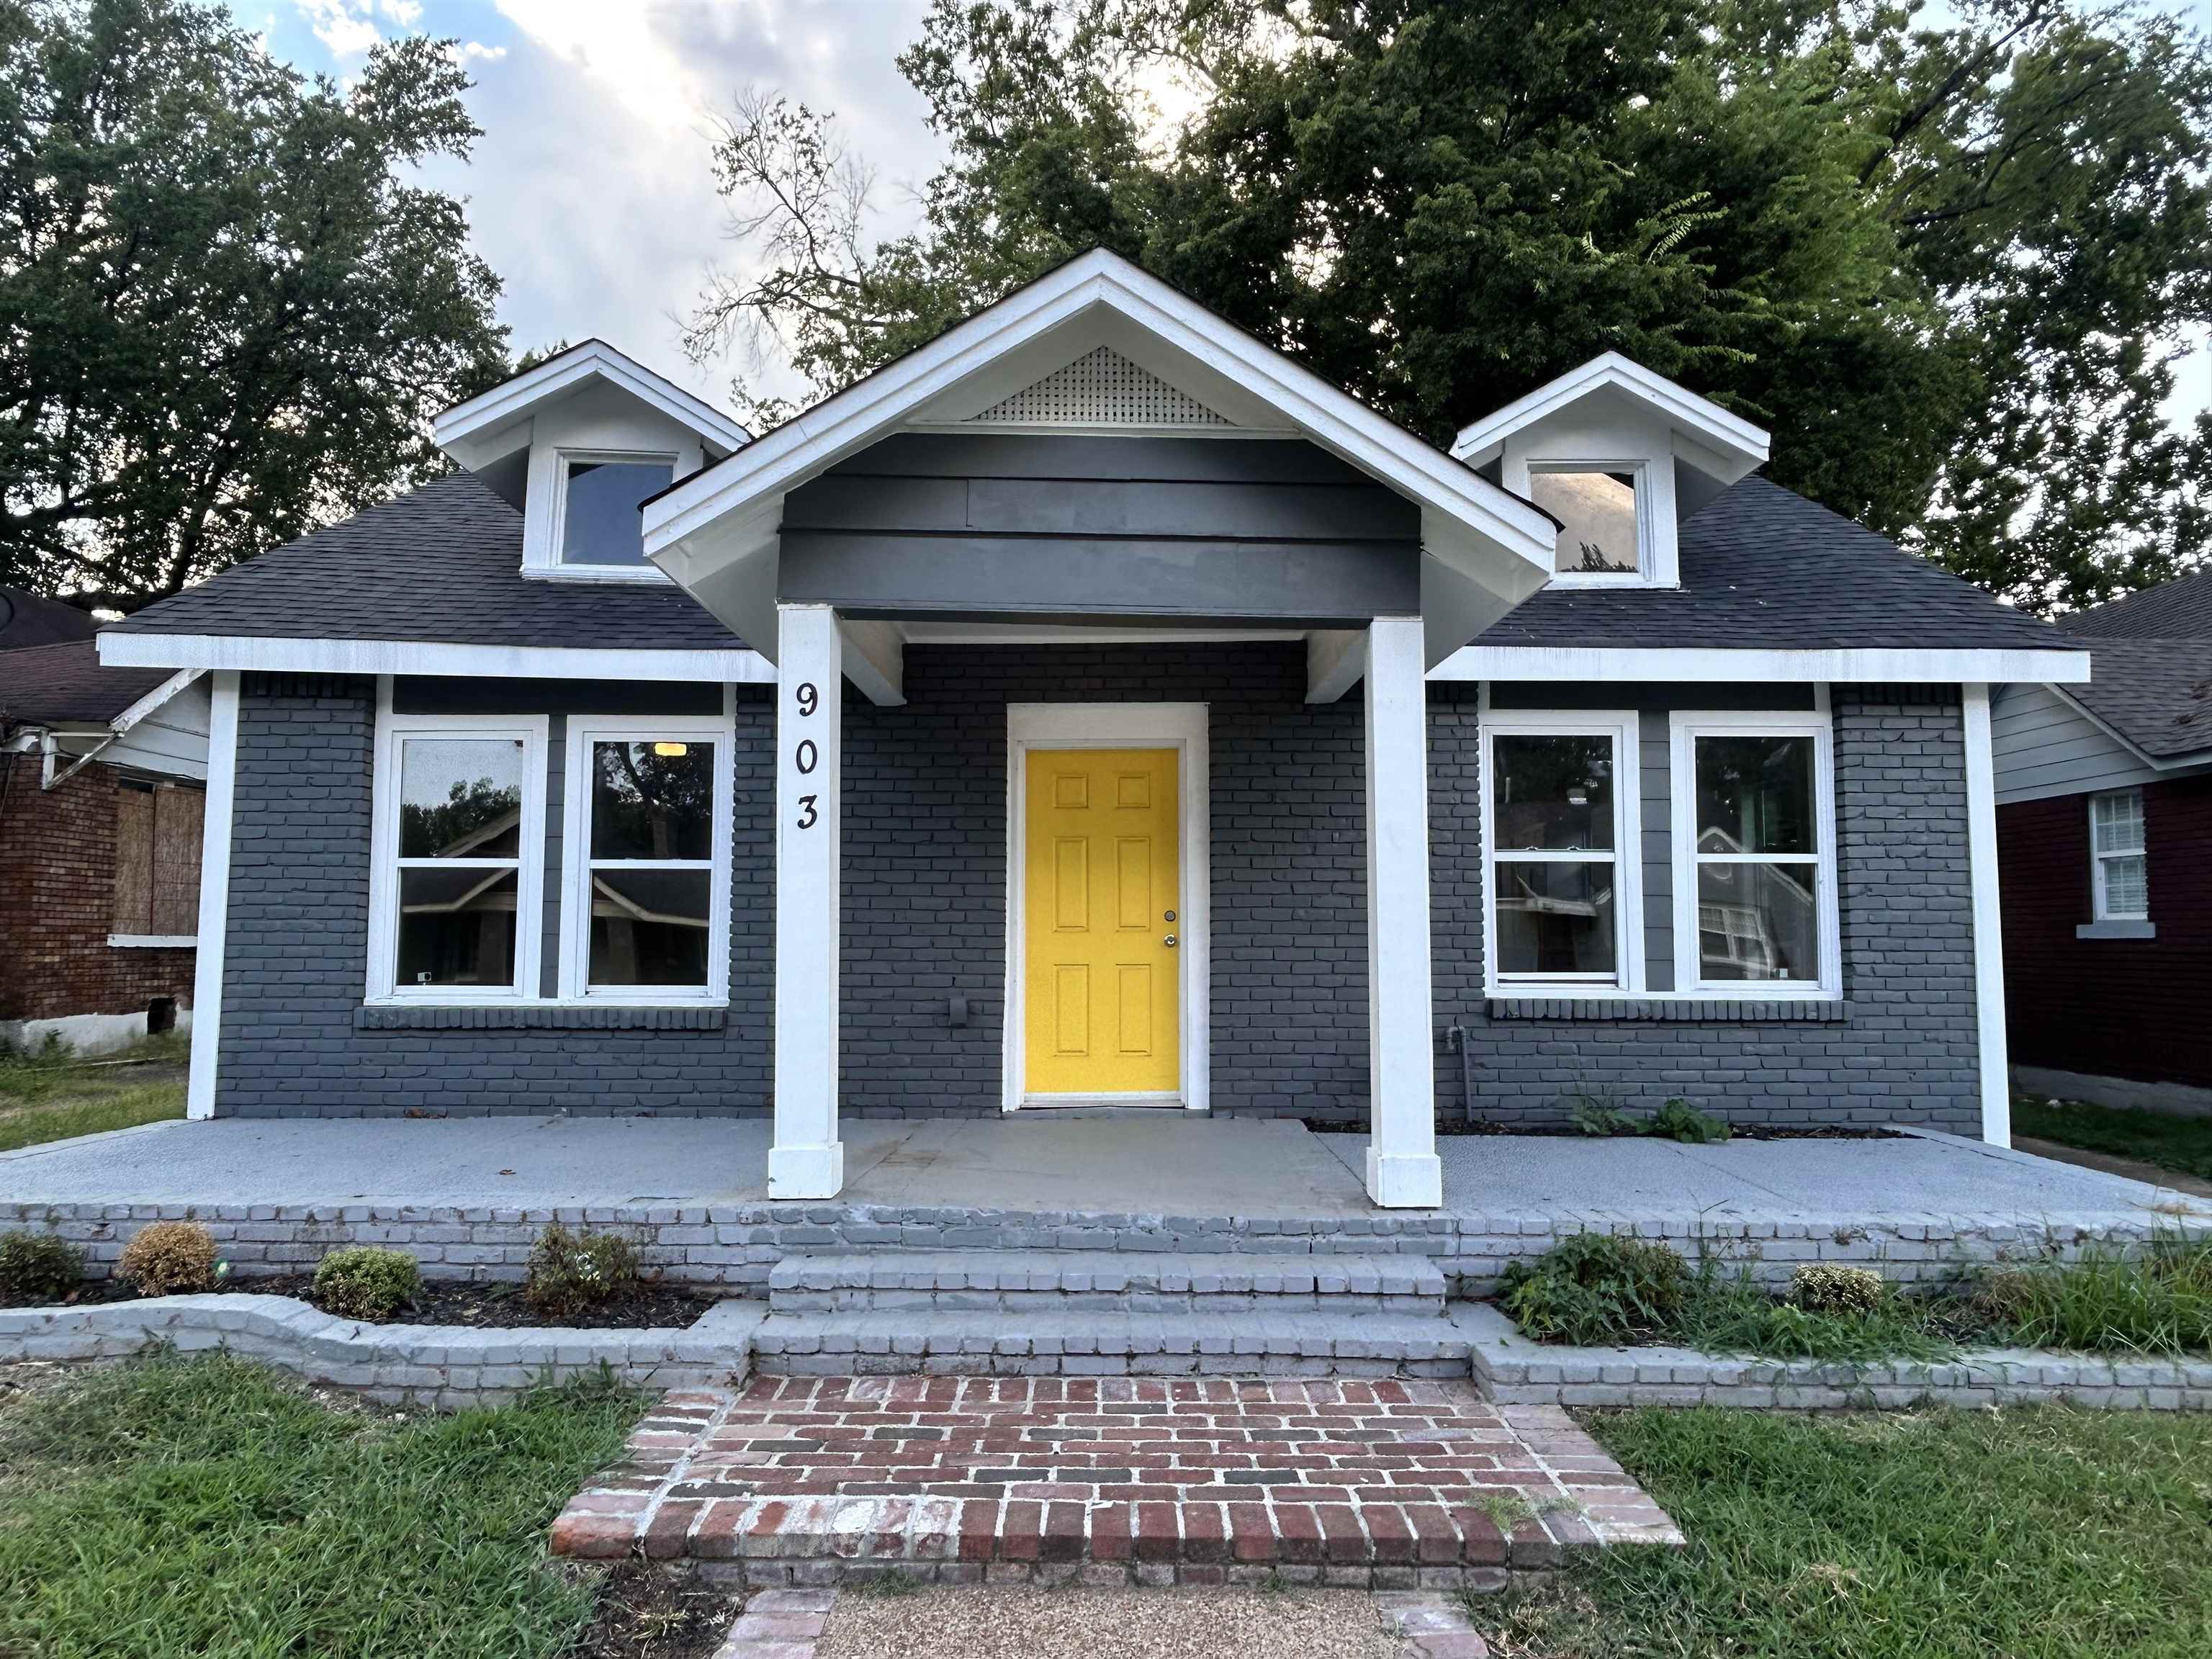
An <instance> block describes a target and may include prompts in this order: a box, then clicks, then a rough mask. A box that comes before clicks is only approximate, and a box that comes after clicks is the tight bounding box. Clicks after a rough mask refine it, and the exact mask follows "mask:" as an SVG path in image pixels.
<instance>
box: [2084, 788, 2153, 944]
mask: <svg viewBox="0 0 2212 1659" xmlns="http://www.w3.org/2000/svg"><path fill="white" fill-rule="evenodd" d="M2118 795H2133V796H2134V797H2135V798H2136V823H2139V824H2141V825H2142V832H2143V836H2142V844H2141V845H2140V846H2138V847H2136V849H2135V850H2134V851H2133V852H2128V853H2107V852H2104V851H2102V850H2100V848H2098V846H2097V803H2098V802H2099V801H2100V800H2110V799H2113V798H2114V797H2115V796H2118ZM2112 859H2141V860H2142V861H2143V908H2142V909H2140V910H2115V909H2113V908H2112V906H2111V903H2110V902H2109V901H2108V900H2107V899H2106V896H2105V866H2106V862H2107V861H2108V860H2112ZM2089 888H2090V893H2091V896H2092V898H2091V908H2090V913H2089V914H2090V916H2091V918H2092V919H2093V921H2149V920H2150V819H2149V817H2148V815H2147V814H2146V813H2145V812H2144V811H2143V799H2142V786H2141V785H2140V784H2137V785H2136V786H2133V787H2130V788H2126V789H2100V790H2098V791H2097V792H2096V793H2094V794H2093V795H2091V796H2090V797H2089Z"/></svg>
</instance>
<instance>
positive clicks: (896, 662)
mask: <svg viewBox="0 0 2212 1659" xmlns="http://www.w3.org/2000/svg"><path fill="white" fill-rule="evenodd" d="M837 635H838V638H839V640H840V641H842V645H843V650H844V657H843V661H844V665H845V678H847V679H849V680H850V681H852V682H853V684H854V685H855V686H857V687H858V688H859V689H860V695H861V696H864V697H866V699H867V700H868V701H869V702H872V703H874V704H875V705H876V706H877V707H878V708H902V707H904V706H905V703H906V684H905V682H906V636H905V635H903V634H902V633H901V632H900V631H899V625H898V624H897V623H890V622H855V621H854V620H852V619H851V618H850V617H839V618H838V619H837Z"/></svg>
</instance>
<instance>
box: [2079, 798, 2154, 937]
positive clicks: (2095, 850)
mask: <svg viewBox="0 0 2212 1659" xmlns="http://www.w3.org/2000/svg"><path fill="white" fill-rule="evenodd" d="M2089 862H2090V866H2091V876H2092V881H2091V884H2092V887H2093V890H2094V896H2095V900H2096V918H2097V920H2098V921H2148V919H2149V917H2150V860H2149V857H2148V854H2147V853H2146V851H2145V849H2144V844H2143V799H2142V790H2140V789H2113V790H2110V791H2108V792H2106V793H2104V794H2101V795H2092V796H2090V797H2089Z"/></svg>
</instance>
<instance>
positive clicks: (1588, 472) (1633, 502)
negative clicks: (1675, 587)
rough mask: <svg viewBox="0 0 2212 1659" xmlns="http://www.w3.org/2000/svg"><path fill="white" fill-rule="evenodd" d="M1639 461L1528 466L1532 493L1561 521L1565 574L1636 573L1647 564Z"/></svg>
mask: <svg viewBox="0 0 2212 1659" xmlns="http://www.w3.org/2000/svg"><path fill="white" fill-rule="evenodd" d="M1640 471H1642V469H1641V468H1640V467H1635V466H1628V467H1620V468H1615V469H1610V470H1601V469H1596V468H1587V467H1581V466H1546V465H1541V464H1532V465H1530V467H1529V469H1528V498H1529V500H1531V501H1534V502H1535V503H1536V505H1537V506H1539V507H1542V508H1543V509H1544V511H1545V512H1547V513H1550V514H1551V515H1552V516H1553V518H1554V519H1557V520H1559V550H1558V555H1557V558H1558V563H1557V566H1556V568H1557V569H1558V570H1559V574H1562V575H1577V576H1599V577H1603V576H1634V575H1636V574H1638V573H1639V572H1640V571H1642V570H1643V569H1644V531H1643V513H1642V511H1641V507H1642V496H1643V491H1642V489H1640V488H1638V473H1639V472H1640Z"/></svg>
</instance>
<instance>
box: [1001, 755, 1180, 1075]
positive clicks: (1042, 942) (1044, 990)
mask: <svg viewBox="0 0 2212 1659" xmlns="http://www.w3.org/2000/svg"><path fill="white" fill-rule="evenodd" d="M1027 768H1028V787H1027V791H1026V793H1027V795H1028V799H1027V800H1026V801H1025V802H1024V813H1023V825H1022V833H1023V835H1024V837H1025V841H1024V847H1025V849H1026V855H1025V860H1024V861H1025V865H1026V875H1025V878H1024V892H1023V896H1022V897H1023V906H1024V940H1023V950H1024V955H1025V957H1026V963H1025V967H1024V986H1023V995H1024V1003H1025V1005H1026V1012H1024V1030H1023V1038H1024V1047H1025V1050H1026V1059H1025V1062H1024V1073H1025V1075H1024V1079H1023V1089H1024V1093H1026V1094H1030V1095H1114V1094H1151V1095H1159V1094H1169V1095H1171V1094H1173V1093H1175V1092H1176V1090H1177V1089H1178V1087H1179V1086H1180V1085H1181V1082H1182V1056H1181V1054H1180V1051H1179V1047H1178V1045H1179V1043H1180V1040H1181V1030H1182V1017H1181V1016H1182V1003H1181V998H1182V992H1181V985H1182V975H1181V974H1180V973H1179V972H1178V971H1177V967H1178V960H1177V947H1176V946H1171V945H1169V944H1168V943H1167V940H1168V939H1169V937H1170V935H1172V934H1176V933H1178V930H1179V927H1180V926H1181V924H1180V921H1170V920H1169V919H1168V913H1169V912H1170V911H1171V910H1172V911H1177V912H1178V913H1179V912H1180V908H1181V907H1180V902H1179V897H1178V896H1179V895H1180V893H1181V891H1182V884H1181V880H1180V872H1179V868H1178V860H1179V848H1180V846H1181V834H1180V829H1181V827H1180V825H1179V824H1178V823H1177V822H1176V803H1177V802H1178V801H1179V800H1180V799H1182V794H1181V790H1180V788H1179V786H1178V779H1177V776H1176V770H1177V757H1176V751H1175V750H1172V749H1032V750H1030V751H1029V752H1028V759H1027Z"/></svg>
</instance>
